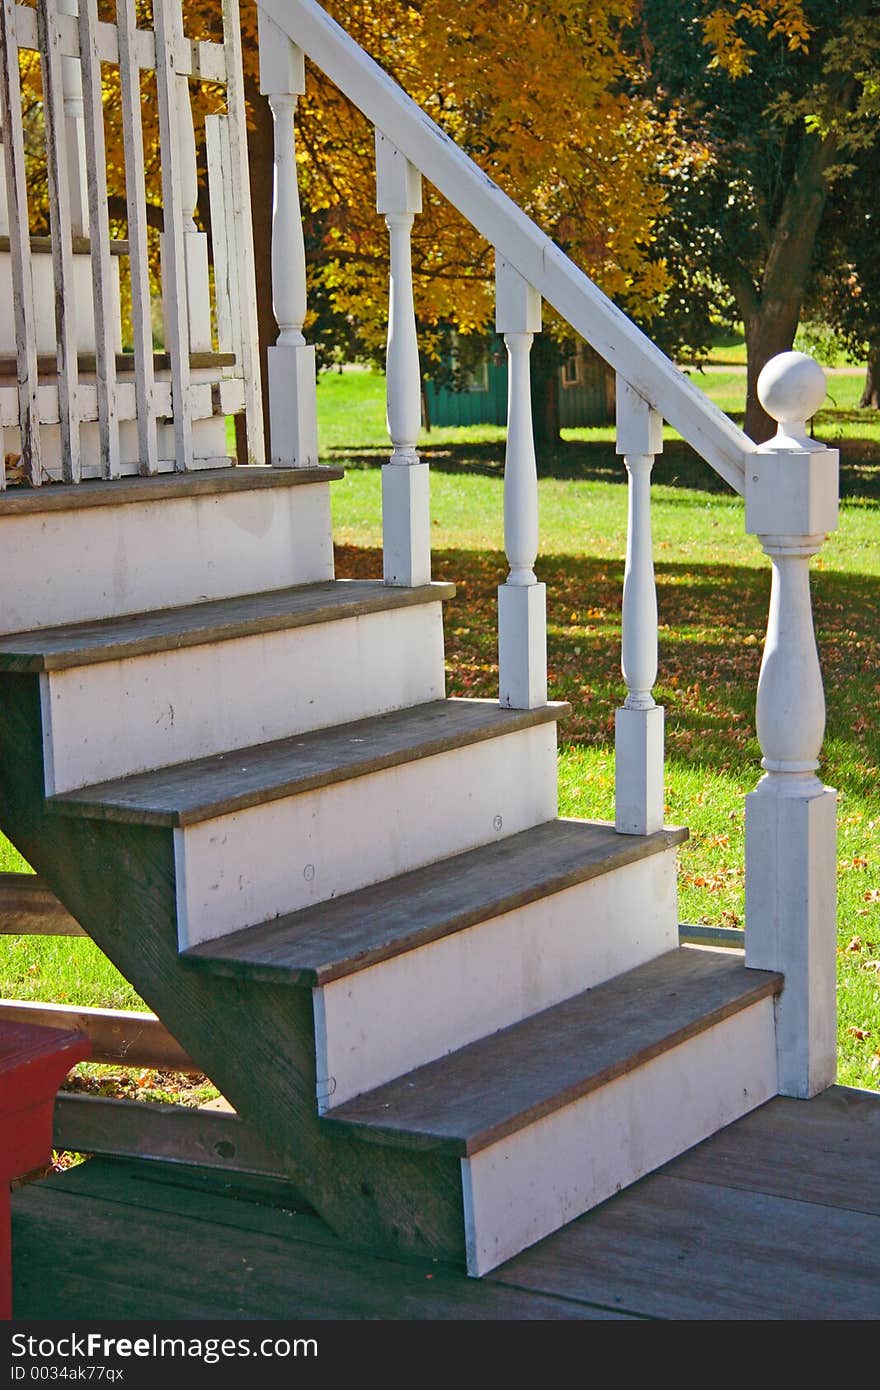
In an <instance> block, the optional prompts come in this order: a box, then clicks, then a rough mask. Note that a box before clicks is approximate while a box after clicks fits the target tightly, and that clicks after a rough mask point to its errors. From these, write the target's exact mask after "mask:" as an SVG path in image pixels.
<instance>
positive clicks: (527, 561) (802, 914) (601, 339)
mask: <svg viewBox="0 0 880 1390" xmlns="http://www.w3.org/2000/svg"><path fill="white" fill-rule="evenodd" d="M259 3H260V12H261V29H260V37H261V44H260V56H261V62H262V63H263V71H264V90H267V91H269V93H270V99H271V100H272V102H273V110H276V120H277V119H278V116H277V111H278V110H280V109H283V111H284V120H285V133H284V137H283V142H282V148H281V149H280V150H279V149H278V146H277V145H276V202H275V224H274V237H275V239H276V243H277V244H279V245H281V246H284V247H296V248H297V251H296V256H295V257H294V263H295V266H296V305H297V309H296V315H295V320H294V326H295V330H296V332H295V339H294V338H292V337H291V334H290V332H289V330H288V328H287V326H286V322H285V321H283V320H282V315H281V313H280V312H278V311H277V312H278V319H279V328H280V329H281V334H280V337H279V345H278V347H277V348H275V349H274V351H275V352H276V353H279V354H280V353H282V352H283V353H285V354H287V356H286V357H285V358H284V359H283V360H284V361H285V363H286V362H288V361H289V362H290V366H289V367H288V366H287V365H285V367H284V369H283V370H284V374H285V377H286V379H287V381H288V384H289V383H290V381H291V380H292V379H295V382H296V386H295V390H296V395H297V400H298V401H299V400H300V397H301V393H302V392H303V391H304V390H305V389H306V387H307V386H308V389H309V391H310V392H311V391H313V390H314V386H313V377H312V374H311V371H310V369H309V370H308V371H307V370H306V369H305V367H304V366H303V365H302V364H303V363H304V362H305V361H306V359H305V356H304V354H305V352H306V351H307V349H306V348H305V347H304V345H303V344H302V343H301V342H300V338H301V327H302V323H303V320H304V316H305V297H304V275H303V270H302V266H303V260H304V258H303V255H302V252H301V246H302V229H301V227H300V226H299V202H298V197H297V194H296V192H295V190H294V189H292V188H290V187H287V188H285V187H283V186H282V185H283V181H284V180H287V181H288V183H291V182H292V181H293V180H295V178H296V166H295V163H294V161H293V159H292V154H291V152H292V139H291V125H292V117H293V109H294V105H295V101H296V96H297V94H298V93H300V92H301V91H302V90H303V81H304V79H303V54H305V56H307V57H308V58H310V59H311V60H312V61H313V62H314V63H315V64H317V66H318V67H320V68H321V69H322V70H323V71H324V72H325V73H326V75H327V76H328V77H329V78H330V79H331V80H332V81H333V82H334V83H335V84H336V85H337V87H339V89H340V90H341V91H342V92H343V93H344V94H345V96H347V97H348V98H349V100H351V101H352V102H353V103H354V105H355V106H357V107H358V108H359V109H360V110H361V111H362V112H363V113H364V114H365V115H366V117H367V118H368V119H369V120H370V121H371V122H372V124H373V126H374V127H375V132H376V182H377V210H378V212H379V214H380V215H383V216H384V218H385V221H386V223H387V225H388V229H389V234H390V238H391V264H390V296H389V312H388V324H389V327H388V353H387V397H388V429H389V434H390V438H391V445H392V453H391V458H390V461H389V462H388V463H387V464H386V465H385V466H384V468H383V480H382V496H383V532H384V553H385V578H386V582H388V583H391V584H422V583H426V582H427V581H428V579H429V578H430V519H429V499H428V477H427V467H426V465H425V464H424V463H423V462H421V460H420V459H419V455H418V452H417V448H416V443H417V436H418V427H419V383H420V373H419V359H418V343H417V337H416V319H415V311H414V306H413V284H412V269H411V263H410V251H409V238H410V231H411V228H412V224H413V219H414V217H415V216H416V215H417V214H418V213H419V211H420V208H421V175H422V173H425V174H427V175H428V176H429V177H430V180H431V182H432V183H433V185H434V186H435V188H437V189H438V190H439V192H440V193H441V194H443V195H444V196H445V197H446V198H447V199H448V200H449V201H450V202H451V203H452V204H453V205H454V206H455V207H456V208H457V209H458V211H459V212H460V213H462V214H463V215H464V216H465V217H466V218H467V219H468V220H469V221H470V223H471V224H472V225H473V226H474V227H475V228H476V229H477V230H478V231H480V232H481V233H482V234H483V235H484V236H485V237H486V238H487V239H488V241H489V242H490V243H491V244H492V245H493V246H494V248H495V253H496V280H497V311H496V313H497V317H496V327H497V329H498V332H499V333H501V334H503V336H504V339H505V343H506V346H507V352H508V361H509V371H508V393H509V394H508V432H507V453H506V465H505V498H504V527H505V537H504V539H505V549H506V551H507V558H508V561H509V564H510V573H509V575H508V577H507V580H506V582H505V583H504V584H502V585H501V586H500V589H499V681H500V690H499V698H500V701H501V703H502V704H505V705H509V706H513V707H532V706H535V705H539V704H542V703H543V702H544V701H545V700H546V696H547V688H546V682H547V677H546V619H545V596H544V586H543V585H541V584H540V583H539V582H538V580H537V577H536V574H535V569H534V565H535V560H536V557H537V554H538V488H537V472H536V464H535V447H534V441H533V435H532V422H531V414H530V404H529V401H530V385H529V350H530V347H531V343H532V339H533V335H534V334H535V333H536V332H538V331H539V330H540V328H541V299H542V298H543V299H546V300H548V302H549V303H551V304H552V305H553V306H554V308H555V309H556V310H557V311H558V312H559V313H560V314H561V315H562V317H563V318H564V319H565V320H566V321H567V322H568V323H569V324H570V325H571V326H572V327H573V328H574V329H575V330H576V331H577V332H578V333H580V334H581V336H582V337H583V338H585V339H586V341H587V342H588V343H589V344H590V345H591V346H592V347H593V348H594V349H595V350H596V351H597V352H598V353H599V355H600V356H602V357H603V358H604V359H605V360H606V361H607V362H608V363H609V364H610V365H611V366H612V367H613V368H614V369H615V371H616V373H617V402H618V405H617V450H618V452H619V453H620V454H621V455H622V456H623V459H624V462H625V466H626V470H627V474H628V480H629V535H628V543H627V557H626V572H625V581H624V594H623V613H622V669H623V676H624V681H625V684H626V689H627V694H626V698H625V701H624V704H623V707H622V708H621V709H620V710H619V711H618V713H617V720H616V828H617V830H618V831H619V832H620V833H621V834H639V835H644V834H650V833H651V832H652V831H655V830H657V829H659V828H660V826H661V825H662V821H663V800H664V798H663V718H664V715H663V710H662V709H661V708H660V707H659V706H658V705H657V704H656V703H655V700H654V697H653V694H652V687H653V684H654V681H655V679H656V674H657V632H658V623H657V597H656V589H655V583H654V573H653V561H652V542H651V514H650V507H651V487H650V478H651V469H652V465H653V462H654V458H655V456H656V455H657V454H658V453H659V452H660V450H661V448H662V425H663V422H664V421H667V422H668V423H669V424H671V425H672V426H673V427H674V428H675V429H677V430H678V432H679V433H680V434H681V435H682V436H683V437H684V439H685V440H687V442H688V443H689V444H691V445H692V447H693V448H694V449H695V450H696V451H697V452H698V453H699V454H700V455H701V456H702V457H703V458H704V459H705V460H706V462H707V463H709V464H710V465H711V466H712V467H713V468H714V469H715V470H716V471H717V472H718V473H719V474H720V475H721V477H722V478H724V479H725V481H726V482H728V483H729V484H730V485H731V486H732V487H733V488H734V489H735V490H736V491H737V492H738V493H740V494H741V495H744V497H745V502H746V509H745V510H746V529H747V531H749V532H752V533H754V534H757V535H758V536H759V537H760V539H761V542H762V545H763V546H764V549H765V550H766V551H767V553H768V555H769V556H770V558H771V561H772V565H773V591H772V592H773V596H772V599H771V606H770V619H769V625H768V634H767V642H766V646H765V650H764V660H763V664H762V668H761V676H760V681H759V686H758V698H757V711H758V720H757V724H758V737H759V739H760V741H761V746H762V751H763V753H764V759H763V766H764V768H765V776H764V777H763V779H762V780H761V782H760V783H759V786H758V789H757V791H755V792H754V793H752V795H751V796H750V797H748V798H747V808H746V821H747V825H746V831H747V837H746V959H747V963H748V964H750V965H753V966H758V967H764V968H767V969H775V970H782V971H784V973H785V976H786V988H785V992H784V994H783V995H782V998H781V1001H780V1003H779V1005H778V1010H777V1015H778V1016H777V1023H778V1039H779V1067H780V1087H781V1089H782V1090H783V1091H784V1092H787V1093H789V1094H794V1095H809V1094H813V1093H814V1092H815V1091H817V1090H820V1089H822V1088H823V1087H824V1086H826V1085H828V1084H829V1083H830V1081H832V1080H833V1078H834V1069H835V1056H836V1042H835V1027H834V1018H835V921H834V918H835V899H834V878H835V864H836V857H835V793H834V792H832V791H830V790H829V789H828V788H825V787H824V786H823V785H822V783H821V782H820V781H819V779H818V777H817V776H816V768H817V766H818V757H819V750H820V746H821V742H822V735H823V729H824V697H823V691H822V679H821V673H820V670H819V664H818V657H817V654H816V643H815V637H814V633H813V623H812V611H811V604H810V597H809V575H808V562H809V557H810V556H811V555H812V554H814V553H815V551H816V550H817V549H818V548H819V546H820V544H821V542H822V540H823V539H824V535H825V533H826V532H827V531H830V530H833V529H834V528H835V526H836V524H837V454H836V451H834V450H831V449H826V448H825V447H824V446H823V445H818V444H816V443H815V442H814V441H813V440H811V439H810V438H809V437H808V435H807V433H806V425H805V420H806V419H807V418H808V417H809V415H811V414H812V413H813V411H814V410H815V409H816V408H817V407H818V405H819V404H820V403H821V400H822V399H823V398H824V394H825V386H824V378H823V376H822V373H821V370H820V369H819V368H818V367H817V366H816V364H815V363H814V362H812V360H811V359H808V358H804V357H802V356H801V355H800V354H783V356H782V357H781V358H777V359H774V361H773V362H771V363H770V364H769V365H768V367H767V368H765V372H764V374H763V377H762V384H761V388H760V389H761V394H762V400H763V404H764V406H765V409H767V411H768V413H769V414H770V415H771V416H773V417H774V418H775V419H777V421H779V431H778V434H777V436H776V437H775V438H774V439H773V440H771V441H770V442H769V443H768V444H766V445H762V446H761V447H760V448H756V446H755V445H754V443H753V442H752V441H751V440H750V439H748V438H747V437H746V435H744V434H743V433H742V431H741V430H739V429H738V428H737V426H736V425H735V424H734V423H733V422H732V421H731V420H730V419H729V418H728V417H727V416H726V415H724V414H723V413H722V412H721V411H720V410H718V409H717V408H716V407H715V406H714V405H712V404H711V403H710V402H709V401H708V399H707V398H706V397H705V395H704V394H703V393H702V392H701V391H700V390H698V389H697V388H696V387H695V386H694V385H693V383H691V382H690V380H689V379H688V378H687V377H686V376H685V375H684V374H683V373H682V372H681V371H679V370H678V368H677V367H676V366H675V365H674V364H673V363H672V362H670V361H669V360H668V359H667V358H666V357H665V355H664V354H663V353H662V352H661V351H660V349H659V348H657V347H656V345H655V344H654V343H652V342H651V341H650V339H648V338H647V337H646V336H645V335H644V334H643V333H641V332H640V331H639V330H638V329H637V328H636V327H635V325H634V324H632V323H631V322H630V321H629V320H628V319H627V318H626V316H625V315H624V314H623V313H621V312H620V310H619V309H617V308H616V306H615V305H614V304H612V303H611V301H610V300H608V299H607V298H606V297H605V296H604V295H603V294H602V293H601V292H600V291H599V290H598V289H597V287H596V286H595V285H594V284H593V283H592V282H591V281H590V280H589V279H588V277H587V276H586V275H585V274H584V273H583V272H582V271H581V270H579V269H578V267H577V266H575V265H574V264H573V263H572V262H571V261H570V260H569V259H568V257H566V256H565V255H564V254H563V252H562V251H560V250H559V248H558V247H556V246H555V245H554V244H553V243H552V242H551V241H550V239H549V238H548V237H547V236H546V235H545V234H544V233H543V232H541V231H540V229H539V228H538V227H536V226H535V224H534V223H533V222H531V221H530V219H529V218H528V217H527V216H526V215H525V213H523V212H522V210H521V209H520V208H518V207H517V206H516V204H515V203H513V202H512V201H511V200H510V199H509V198H508V197H507V196H506V195H505V194H504V193H503V192H502V191H501V190H500V189H499V188H498V187H497V186H496V185H495V184H493V183H492V181H491V180H490V179H489V178H488V177H487V176H486V175H485V173H484V172H483V171H482V170H481V169H480V168H479V167H478V166H477V165H476V164H474V162H473V161H472V160H471V159H469V158H468V156H467V155H466V154H465V153H464V152H463V151H462V150H461V149H459V148H458V147H457V146H456V145H455V144H454V143H453V142H452V141H451V140H450V139H449V137H448V136H447V135H445V134H444V132H443V131H441V130H440V129H439V128H438V127H437V126H436V125H435V124H434V122H433V121H431V120H430V118H429V117H428V116H427V115H426V113H425V112H424V111H422V110H421V109H420V108H419V107H418V106H416V105H415V103H414V102H413V101H411V100H410V98H409V97H407V96H406V94H405V93H404V92H403V91H402V90H401V89H400V88H399V87H398V86H397V85H396V84H395V83H394V82H393V80H392V79H391V78H390V77H389V76H388V75H387V74H386V73H385V72H384V71H383V70H382V69H381V68H380V67H379V66H378V65H377V64H376V63H375V62H373V61H372V59H370V58H369V57H368V56H367V55H366V54H365V53H364V52H363V51H362V50H361V49H360V48H359V47H358V45H357V44H356V43H355V42H354V41H353V40H352V39H351V38H350V37H349V36H348V35H347V34H346V33H345V32H344V30H343V29H342V28H340V26H339V25H338V24H337V23H336V22H335V21H334V20H333V19H331V18H330V16H329V15H327V14H326V12H325V11H324V10H322V9H321V7H320V6H319V5H318V4H317V3H315V0H259ZM285 274H289V272H285ZM283 298H285V296H283V295H282V294H281V293H280V287H279V288H278V289H277V290H276V303H277V304H278V305H280V304H281V301H282V299H283ZM277 360H278V361H279V362H280V361H281V360H282V359H281V358H278V359H277ZM294 363H296V364H297V365H296V366H294ZM306 376H307V377H308V382H306V380H305V378H306ZM273 385H274V382H273ZM281 408H282V407H280V406H279V409H281ZM311 411H312V407H311V405H310V404H308V405H306V406H305V407H304V412H303V415H302V419H304V420H306V421H308V422H310V421H311V419H312V414H311ZM276 428H277V419H276V414H275V406H274V405H273V422H272V435H273V441H274V442H273V455H274V454H275V452H276V446H277V447H278V450H279V456H280V458H281V459H282V460H283V459H288V458H289V457H290V456H291V453H292V452H295V450H296V448H297V447H305V448H308V447H310V445H304V446H298V445H297V444H296V442H295V438H294V436H295V431H296V429H297V428H301V425H297V423H296V422H295V421H293V420H290V419H289V420H288V421H287V422H285V424H284V426H283V429H282V430H281V432H280V433H278V434H277V435H276ZM309 428H311V426H310V423H309Z"/></svg>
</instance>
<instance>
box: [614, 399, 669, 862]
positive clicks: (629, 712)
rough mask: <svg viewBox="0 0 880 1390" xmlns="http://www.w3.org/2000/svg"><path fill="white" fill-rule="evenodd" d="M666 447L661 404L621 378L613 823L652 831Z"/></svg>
mask: <svg viewBox="0 0 880 1390" xmlns="http://www.w3.org/2000/svg"><path fill="white" fill-rule="evenodd" d="M662 448H663V421H662V419H661V417H660V415H659V414H658V413H657V411H656V410H654V409H652V407H651V406H650V405H649V404H648V402H647V401H646V400H643V398H642V397H641V396H640V395H639V394H638V392H637V391H635V390H633V388H632V387H631V386H629V385H628V384H627V383H626V382H625V381H624V380H623V378H622V377H620V376H618V378H617V452H618V453H619V454H622V455H623V458H624V462H625V464H626V470H627V475H628V480H629V517H628V528H627V543H626V567H625V570H624V580H623V613H622V652H621V668H622V671H623V678H624V680H625V682H626V688H627V692H628V693H627V697H626V700H625V701H624V704H623V708H622V709H619V710H618V711H617V714H616V716H615V828H616V829H617V831H618V832H619V833H620V834H622V835H650V834H652V833H653V832H654V831H655V830H659V829H660V827H661V826H662V824H663V719H664V712H663V708H662V706H660V705H658V704H656V703H655V701H654V697H653V695H652V693H651V691H652V688H653V685H654V681H655V680H656V678H657V588H656V585H655V583H654V556H653V547H652V541H651V469H652V468H653V466H654V458H655V456H656V455H657V454H659V453H660V452H661V450H662Z"/></svg>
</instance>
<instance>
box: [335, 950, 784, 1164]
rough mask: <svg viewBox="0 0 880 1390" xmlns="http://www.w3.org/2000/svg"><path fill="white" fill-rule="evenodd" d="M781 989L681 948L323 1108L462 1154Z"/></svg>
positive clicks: (727, 962)
mask: <svg viewBox="0 0 880 1390" xmlns="http://www.w3.org/2000/svg"><path fill="white" fill-rule="evenodd" d="M781 988H782V976H781V975H778V974H776V973H774V972H771V971H766V970H752V969H749V968H747V967H746V966H745V965H743V964H742V962H741V961H740V960H739V959H738V958H734V959H731V957H730V953H729V952H726V951H707V950H705V949H703V948H700V947H692V946H682V947H679V948H677V949H676V950H673V951H669V952H667V953H665V954H664V955H662V956H659V957H657V959H656V960H653V961H649V962H648V963H647V964H646V965H640V966H637V967H636V968H635V969H633V970H628V971H627V972H626V973H625V974H623V975H619V976H618V977H617V978H616V979H614V980H610V981H608V982H607V983H605V984H601V985H597V986H595V988H593V989H589V990H585V991H584V992H583V993H582V994H578V995H575V996H574V997H573V998H571V999H567V1000H564V1001H563V1002H562V1003H561V1004H555V1005H553V1007H552V1008H549V1009H545V1010H543V1011H542V1012H541V1013H539V1014H534V1015H533V1016H532V1017H531V1018H527V1019H525V1020H523V1021H522V1022H520V1023H515V1024H513V1025H512V1026H511V1027H509V1028H504V1029H502V1030H501V1031H500V1032H497V1033H493V1034H492V1035H491V1036H489V1037H486V1038H481V1039H480V1040H479V1041H478V1042H474V1043H470V1044H469V1045H468V1046H467V1047H463V1048H462V1049H461V1050H460V1051H458V1052H453V1053H450V1054H449V1055H448V1056H446V1057H441V1058H440V1059H439V1060H438V1061H435V1062H429V1063H428V1064H427V1065H426V1066H423V1067H419V1068H418V1069H417V1070H415V1071H412V1072H409V1073H408V1074H406V1075H404V1076H401V1077H398V1078H397V1079H396V1080H394V1081H390V1082H387V1083H386V1084H385V1085H383V1086H379V1087H377V1088H376V1089H375V1090H373V1091H369V1092H366V1093H365V1094H364V1095H361V1096H358V1097H356V1098H355V1099H354V1100H349V1101H346V1102H345V1103H344V1104H343V1105H340V1106H338V1107H337V1108H336V1109H331V1110H330V1111H329V1112H328V1113H327V1114H326V1115H325V1116H324V1118H323V1123H324V1125H329V1126H331V1127H332V1128H333V1129H334V1130H335V1131H337V1132H344V1133H347V1134H348V1135H349V1137H352V1138H358V1139H362V1140H368V1141H371V1142H374V1143H380V1144H390V1145H394V1146H402V1147H407V1148H415V1149H431V1150H432V1151H434V1152H438V1153H447V1154H458V1155H459V1156H467V1155H469V1154H473V1153H476V1152H478V1151H479V1150H480V1149H484V1148H486V1147H487V1146H488V1145H490V1144H494V1143H497V1142H498V1140H500V1139H503V1138H504V1137H505V1136H506V1135H509V1134H512V1133H514V1132H515V1131H517V1130H521V1129H523V1128H525V1127H526V1126H528V1125H529V1124H531V1123H533V1122H534V1121H535V1120H538V1119H540V1118H541V1117H542V1116H544V1115H548V1114H551V1113H552V1112H553V1111H555V1110H558V1109H561V1108H562V1107H563V1106H565V1105H569V1104H571V1103H572V1102H573V1101H575V1100H578V1099H580V1098H581V1097H582V1096H585V1095H587V1094H589V1093H590V1092H591V1091H595V1090H598V1089H599V1087H601V1086H604V1085H607V1084H608V1082H610V1081H613V1080H614V1079H615V1078H616V1077H619V1076H623V1075H626V1074H627V1073H628V1072H631V1071H634V1070H635V1069H636V1068H637V1067H639V1066H641V1065H642V1064H644V1063H645V1062H648V1061H650V1060H651V1059H652V1058H653V1057H657V1056H659V1055H660V1054H661V1053H663V1052H666V1051H668V1050H669V1049H671V1048H673V1047H675V1046H677V1045H678V1044H679V1043H683V1042H685V1041H686V1040H687V1039H688V1038H690V1037H694V1036H695V1035H696V1034H698V1033H700V1032H703V1031H704V1030H705V1029H707V1028H709V1027H712V1026H713V1025H714V1024H716V1023H719V1022H721V1021H722V1020H723V1019H725V1018H728V1017H730V1016H731V1015H732V1014H735V1013H737V1012H739V1011H740V1010H741V1009H744V1008H747V1007H749V1006H750V1005H751V1004H754V1003H756V1002H757V1001H758V1000H760V999H762V998H765V997H766V996H767V995H770V994H773V993H778V992H779V990H780V989H781Z"/></svg>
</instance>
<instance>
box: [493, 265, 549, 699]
mask: <svg viewBox="0 0 880 1390" xmlns="http://www.w3.org/2000/svg"><path fill="white" fill-rule="evenodd" d="M495 295H496V299H495V327H496V329H497V331H498V332H499V333H501V334H502V335H503V337H504V343H505V346H506V348H507V446H506V450H505V455H504V548H505V551H506V554H507V559H508V562H509V564H510V573H509V574H508V576H507V580H506V581H505V583H504V584H500V585H499V586H498V698H499V703H500V704H502V705H505V706H507V707H509V708H510V709H536V708H537V707H538V706H539V705H544V704H546V703H547V587H546V585H545V584H539V583H538V580H537V578H536V576H535V568H534V566H535V560H536V558H537V555H538V471H537V462H536V459H535V437H534V430H533V428H532V391H531V370H530V363H529V357H530V353H531V349H532V342H533V340H534V335H535V334H536V333H540V331H541V296H540V295H539V294H538V292H537V290H535V289H534V288H533V286H532V285H530V284H529V283H528V281H527V280H525V279H524V278H523V277H522V276H521V275H520V274H519V272H518V271H517V270H515V269H514V268H513V266H511V265H509V264H508V262H507V261H505V260H504V259H503V258H502V257H500V256H499V257H498V258H497V261H496V267H495Z"/></svg>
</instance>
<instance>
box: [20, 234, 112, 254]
mask: <svg viewBox="0 0 880 1390" xmlns="http://www.w3.org/2000/svg"><path fill="white" fill-rule="evenodd" d="M30 240H31V255H32V256H51V255H52V238H51V237H50V236H32V237H31V239H30ZM129 246H130V244H129V242H127V241H120V240H119V239H118V238H117V239H115V240H111V242H110V255H111V256H127V255H128V254H129ZM71 248H72V250H73V253H74V255H75V256H88V255H89V253H90V251H91V249H92V243H91V241H90V240H89V238H88V237H87V236H74V237H71ZM9 249H10V240H9V237H8V236H0V253H2V252H3V251H8V250H9Z"/></svg>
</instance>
